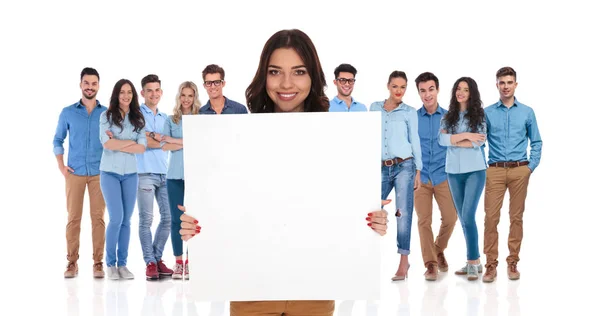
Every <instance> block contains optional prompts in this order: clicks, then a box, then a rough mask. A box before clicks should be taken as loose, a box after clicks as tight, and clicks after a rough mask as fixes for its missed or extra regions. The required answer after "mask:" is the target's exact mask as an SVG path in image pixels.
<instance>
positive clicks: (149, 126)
mask: <svg viewBox="0 0 600 316" xmlns="http://www.w3.org/2000/svg"><path fill="white" fill-rule="evenodd" d="M140 110H141V111H142V114H143V115H144V120H146V125H145V126H144V128H145V130H146V132H155V133H159V134H162V132H163V129H164V127H165V122H166V121H167V120H168V119H169V117H168V116H167V114H165V113H162V112H160V111H159V110H158V109H157V110H156V115H154V112H152V110H150V108H149V107H148V106H147V105H146V104H143V103H142V105H141V106H140ZM144 135H145V133H144ZM146 141H147V140H146ZM136 156H137V170H138V173H157V174H166V173H167V160H168V158H169V153H168V152H166V151H163V150H162V148H150V147H146V151H145V152H144V153H143V154H136Z"/></svg>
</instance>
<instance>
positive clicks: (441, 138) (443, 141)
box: [438, 119, 452, 147]
mask: <svg viewBox="0 0 600 316" xmlns="http://www.w3.org/2000/svg"><path fill="white" fill-rule="evenodd" d="M442 131H446V120H445V119H441V121H440V130H439V132H438V143H439V144H440V146H445V147H450V146H452V142H451V141H450V137H451V135H450V134H448V133H443V132H442Z"/></svg>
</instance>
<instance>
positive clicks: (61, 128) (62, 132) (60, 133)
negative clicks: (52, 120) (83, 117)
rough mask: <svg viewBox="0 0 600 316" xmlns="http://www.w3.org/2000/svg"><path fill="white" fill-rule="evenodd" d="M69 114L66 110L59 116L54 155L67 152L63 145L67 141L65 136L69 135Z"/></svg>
mask: <svg viewBox="0 0 600 316" xmlns="http://www.w3.org/2000/svg"><path fill="white" fill-rule="evenodd" d="M66 116H67V114H66V113H65V110H62V112H60V115H59V116H58V125H57V126H56V132H55V133H54V141H53V142H52V143H53V147H54V155H63V154H64V153H65V148H64V147H63V143H64V142H65V138H66V137H67V131H68V129H69V124H68V123H67V117H66Z"/></svg>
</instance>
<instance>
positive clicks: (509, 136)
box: [485, 98, 542, 172]
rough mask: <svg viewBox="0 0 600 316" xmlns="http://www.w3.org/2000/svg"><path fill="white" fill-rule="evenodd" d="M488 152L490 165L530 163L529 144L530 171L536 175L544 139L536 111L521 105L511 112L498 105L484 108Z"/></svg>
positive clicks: (517, 103) (497, 103)
mask: <svg viewBox="0 0 600 316" xmlns="http://www.w3.org/2000/svg"><path fill="white" fill-rule="evenodd" d="M485 118H486V122H487V130H488V136H487V141H488V144H489V146H490V148H489V157H488V158H489V161H488V162H489V163H494V162H504V161H525V160H527V143H528V141H527V140H528V139H529V146H530V147H531V149H530V153H529V165H527V166H528V167H529V169H531V171H532V172H533V170H535V168H536V167H537V166H538V165H539V164H540V159H541V158H542V136H541V135H540V131H539V130H538V126H537V121H536V119H535V113H534V112H533V109H532V108H530V107H528V106H527V105H525V104H523V103H520V102H519V101H517V98H515V104H513V106H511V107H510V108H508V107H506V105H504V104H502V101H498V102H496V103H495V104H492V105H490V106H488V107H486V108H485Z"/></svg>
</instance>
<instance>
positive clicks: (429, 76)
mask: <svg viewBox="0 0 600 316" xmlns="http://www.w3.org/2000/svg"><path fill="white" fill-rule="evenodd" d="M429 80H433V82H435V88H436V89H438V90H439V89H440V81H439V80H438V77H436V76H435V75H434V74H432V73H431V72H424V73H422V74H420V75H419V76H418V77H417V79H415V83H416V84H417V90H418V89H419V83H421V82H427V81H429Z"/></svg>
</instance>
